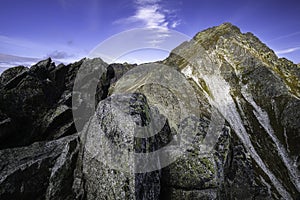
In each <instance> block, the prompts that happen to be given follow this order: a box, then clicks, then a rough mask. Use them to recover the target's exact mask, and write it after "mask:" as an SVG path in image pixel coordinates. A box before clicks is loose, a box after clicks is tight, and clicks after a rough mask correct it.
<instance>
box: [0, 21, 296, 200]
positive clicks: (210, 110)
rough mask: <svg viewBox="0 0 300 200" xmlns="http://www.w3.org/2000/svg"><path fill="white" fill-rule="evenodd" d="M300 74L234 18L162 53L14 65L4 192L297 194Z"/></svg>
mask: <svg viewBox="0 0 300 200" xmlns="http://www.w3.org/2000/svg"><path fill="white" fill-rule="evenodd" d="M299 79H300V68H299V64H298V65H296V64H293V63H292V62H290V61H288V60H286V59H284V58H278V57H277V56H276V55H275V53H274V52H273V51H272V50H271V49H269V48H268V47H267V46H266V45H264V44H263V43H262V42H260V41H259V39H258V38H256V37H255V36H254V35H253V34H251V33H245V34H243V33H241V32H240V30H239V29H238V28H237V27H235V26H233V25H231V24H229V23H225V24H222V25H220V26H218V27H213V28H209V29H207V30H204V31H202V32H200V33H198V34H197V35H196V36H195V37H194V38H193V39H192V40H190V41H187V42H184V43H183V44H181V45H180V46H178V47H177V48H176V49H174V50H173V51H172V52H171V54H170V56H169V57H168V58H167V59H165V60H164V61H161V62H156V63H148V64H142V65H130V64H110V65H108V64H106V63H105V62H103V61H102V60H101V59H100V58H96V59H82V60H81V61H79V62H76V63H73V64H69V65H63V64H60V65H58V66H55V64H54V63H53V62H52V61H51V59H50V58H49V59H46V60H44V61H41V62H39V63H37V64H36V65H34V66H32V67H31V68H25V67H22V66H18V67H14V68H10V69H8V70H6V71H4V72H3V73H2V74H1V76H0V199H100V200H102V199H137V200H147V199H149V200H159V199H164V200H168V199H175V200H176V199H178V200H179V199H189V200H194V199H299V198H300V173H299V171H300V157H299V154H300V153H299V149H300V100H299V99H300V81H299ZM90 91H93V92H94V94H95V95H93V94H92V95H91V94H90V93H88V92H90Z"/></svg>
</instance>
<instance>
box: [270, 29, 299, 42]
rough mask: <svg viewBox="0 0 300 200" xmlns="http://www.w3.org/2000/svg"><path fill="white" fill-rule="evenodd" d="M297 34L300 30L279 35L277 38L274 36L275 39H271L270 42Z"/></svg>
mask: <svg viewBox="0 0 300 200" xmlns="http://www.w3.org/2000/svg"><path fill="white" fill-rule="evenodd" d="M296 35H300V31H298V32H294V33H290V34H287V35H282V36H279V37H276V38H273V39H271V40H269V41H268V42H273V41H276V40H281V39H285V38H290V37H293V36H296Z"/></svg>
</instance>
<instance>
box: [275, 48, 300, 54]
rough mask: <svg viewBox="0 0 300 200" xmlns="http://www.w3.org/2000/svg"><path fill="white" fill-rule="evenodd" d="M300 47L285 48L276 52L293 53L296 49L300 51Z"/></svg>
mask: <svg viewBox="0 0 300 200" xmlns="http://www.w3.org/2000/svg"><path fill="white" fill-rule="evenodd" d="M299 50H300V47H293V48H288V49H283V50H279V51H276V54H278V55H281V54H289V53H293V52H295V51H299Z"/></svg>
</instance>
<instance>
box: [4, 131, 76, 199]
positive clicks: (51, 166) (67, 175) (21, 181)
mask: <svg viewBox="0 0 300 200" xmlns="http://www.w3.org/2000/svg"><path fill="white" fill-rule="evenodd" d="M78 152H79V140H78V136H76V135H74V136H67V137H65V138H62V139H59V140H55V141H50V142H37V143H34V144H32V145H30V146H27V147H19V148H12V149H5V150H1V151H0V161H1V162H0V169H1V171H0V198H1V199H7V200H10V199H70V200H71V199H74V198H73V196H72V183H73V175H72V174H73V171H74V169H75V166H76V160H77V155H78Z"/></svg>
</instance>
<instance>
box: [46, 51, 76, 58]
mask: <svg viewBox="0 0 300 200" xmlns="http://www.w3.org/2000/svg"><path fill="white" fill-rule="evenodd" d="M47 57H51V58H53V59H66V58H72V57H74V55H73V54H68V53H67V52H65V51H58V50H55V51H53V52H51V53H48V54H47Z"/></svg>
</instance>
